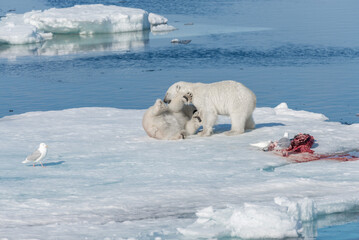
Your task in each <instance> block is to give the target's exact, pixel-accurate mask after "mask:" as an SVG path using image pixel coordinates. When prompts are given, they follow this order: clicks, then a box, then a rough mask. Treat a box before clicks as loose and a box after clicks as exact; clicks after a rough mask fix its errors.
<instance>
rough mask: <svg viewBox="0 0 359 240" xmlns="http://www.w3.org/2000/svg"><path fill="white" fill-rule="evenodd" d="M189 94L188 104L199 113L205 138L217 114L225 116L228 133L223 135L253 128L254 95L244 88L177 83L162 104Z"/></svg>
mask: <svg viewBox="0 0 359 240" xmlns="http://www.w3.org/2000/svg"><path fill="white" fill-rule="evenodd" d="M187 92H190V93H192V95H193V96H192V103H193V105H194V106H195V107H196V108H197V109H198V111H199V112H200V113H201V118H202V125H203V131H202V132H200V133H199V134H200V135H202V136H209V135H211V134H212V133H213V126H214V125H215V123H216V121H217V116H218V115H229V116H230V118H231V130H230V131H228V132H227V133H226V134H227V135H234V134H241V133H243V132H244V131H245V129H253V128H254V127H255V123H254V121H253V116H252V113H253V111H254V109H255V107H256V101H257V100H256V95H255V94H254V93H253V92H252V91H251V90H250V89H249V88H247V87H246V86H244V85H243V84H241V83H239V82H235V81H230V80H229V81H220V82H215V83H210V84H205V83H190V82H177V83H174V84H173V85H172V86H171V87H170V88H169V89H168V90H167V93H166V96H165V98H164V102H166V103H169V102H171V100H172V99H174V98H177V95H181V94H183V93H187Z"/></svg>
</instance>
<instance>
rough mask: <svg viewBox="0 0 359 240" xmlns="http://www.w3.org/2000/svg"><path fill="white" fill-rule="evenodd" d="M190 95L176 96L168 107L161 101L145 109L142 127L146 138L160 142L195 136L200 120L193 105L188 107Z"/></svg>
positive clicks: (158, 100)
mask: <svg viewBox="0 0 359 240" xmlns="http://www.w3.org/2000/svg"><path fill="white" fill-rule="evenodd" d="M191 97H192V96H191V95H190V94H185V95H177V96H176V97H175V98H174V99H173V101H171V103H169V104H168V105H167V104H166V103H164V102H163V101H162V100H161V99H157V100H156V102H155V104H154V105H153V106H152V107H150V108H149V109H147V111H146V112H145V114H144V116H143V119H142V126H143V128H144V129H145V131H146V133H147V135H148V136H150V137H153V138H156V139H162V140H177V139H184V138H186V137H187V136H189V135H192V134H195V133H196V131H197V129H198V128H199V127H200V126H201V118H200V117H199V113H198V111H197V110H196V108H195V107H194V106H193V105H188V103H189V102H190V101H191Z"/></svg>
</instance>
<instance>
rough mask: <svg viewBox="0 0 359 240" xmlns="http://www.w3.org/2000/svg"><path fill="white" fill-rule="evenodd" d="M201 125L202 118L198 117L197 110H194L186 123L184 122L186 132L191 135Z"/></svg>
mask: <svg viewBox="0 0 359 240" xmlns="http://www.w3.org/2000/svg"><path fill="white" fill-rule="evenodd" d="M201 125H202V119H201V117H200V114H199V112H198V111H196V112H195V113H194V114H193V116H192V118H191V120H189V121H188V122H187V123H186V127H185V129H186V132H187V134H188V135H193V134H195V133H196V131H197V129H198V128H199V127H200V126H201Z"/></svg>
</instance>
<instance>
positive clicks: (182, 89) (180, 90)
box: [163, 82, 188, 103]
mask: <svg viewBox="0 0 359 240" xmlns="http://www.w3.org/2000/svg"><path fill="white" fill-rule="evenodd" d="M187 91H188V90H187V83H186V82H176V83H174V84H173V85H172V86H171V87H169V88H168V90H167V92H166V96H165V98H164V99H163V101H164V102H165V103H170V102H171V100H172V99H173V98H174V97H175V96H176V95H177V94H185V93H186V92H187Z"/></svg>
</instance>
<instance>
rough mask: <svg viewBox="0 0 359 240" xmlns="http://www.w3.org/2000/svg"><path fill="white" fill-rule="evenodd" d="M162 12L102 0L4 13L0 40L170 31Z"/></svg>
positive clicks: (12, 41) (21, 41)
mask: <svg viewBox="0 0 359 240" xmlns="http://www.w3.org/2000/svg"><path fill="white" fill-rule="evenodd" d="M167 21H168V20H167V19H166V18H165V17H163V16H160V15H157V14H153V13H148V12H146V11H145V10H142V9H136V8H126V7H119V6H112V5H111V6H107V5H102V4H92V5H76V6H74V7H70V8H51V9H48V10H43V11H40V10H38V11H35V10H33V11H31V12H27V13H24V14H14V13H8V14H7V15H6V16H5V17H3V18H1V21H0V43H7V44H26V43H36V42H41V41H43V40H44V39H47V38H51V36H52V34H83V35H85V34H86V35H89V34H98V33H121V32H133V31H144V30H150V29H151V27H152V29H153V31H156V32H158V31H171V30H174V29H175V28H174V27H172V26H169V25H167Z"/></svg>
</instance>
